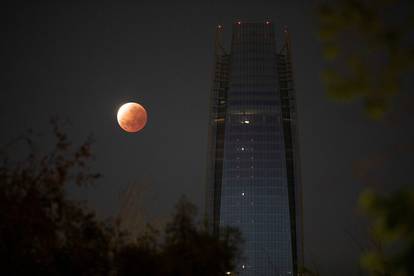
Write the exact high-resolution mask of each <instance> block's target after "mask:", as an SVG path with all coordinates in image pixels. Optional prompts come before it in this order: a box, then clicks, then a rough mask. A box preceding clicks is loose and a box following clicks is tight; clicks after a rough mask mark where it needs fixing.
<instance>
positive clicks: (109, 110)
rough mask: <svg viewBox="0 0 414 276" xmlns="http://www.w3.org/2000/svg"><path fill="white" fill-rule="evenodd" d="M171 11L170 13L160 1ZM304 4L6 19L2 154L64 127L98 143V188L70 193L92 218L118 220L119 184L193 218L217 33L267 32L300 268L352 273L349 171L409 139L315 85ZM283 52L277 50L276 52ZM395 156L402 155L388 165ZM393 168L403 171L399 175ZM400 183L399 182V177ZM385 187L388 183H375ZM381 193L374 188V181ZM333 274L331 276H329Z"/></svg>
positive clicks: (116, 7)
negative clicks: (142, 120)
mask: <svg viewBox="0 0 414 276" xmlns="http://www.w3.org/2000/svg"><path fill="white" fill-rule="evenodd" d="M171 2H174V3H171ZM310 2H311V1H263V0H262V1H229V0H227V1H224V0H223V1H189V2H179V1H178V2H175V1H165V2H162V1H151V2H144V1H142V3H141V1H135V3H132V1H129V3H124V4H121V3H115V2H114V3H109V2H106V3H105V4H96V3H93V4H92V3H91V4H79V5H77V4H32V3H31V4H24V3H20V4H19V3H16V4H13V5H9V6H7V7H3V11H2V13H3V14H2V18H3V19H2V20H3V21H4V22H3V23H2V26H1V28H2V46H1V47H2V58H1V63H0V66H1V69H2V75H1V87H0V129H1V136H0V144H4V143H6V142H7V141H9V140H11V139H13V138H14V137H16V136H17V135H19V134H20V133H22V132H24V131H25V130H26V129H28V128H33V129H34V130H37V131H38V132H41V133H44V135H45V136H47V135H48V133H50V131H49V130H48V129H49V128H50V126H49V124H48V121H49V119H50V118H51V117H52V116H56V115H57V116H59V117H60V118H63V119H68V120H69V121H70V126H69V127H68V128H67V129H68V134H69V136H70V137H72V138H73V140H74V141H75V142H81V141H82V140H83V139H84V138H86V137H87V136H88V135H89V134H92V135H93V136H94V138H95V140H96V142H95V144H94V146H93V151H94V154H95V161H94V163H93V168H94V169H95V170H96V171H98V172H101V173H102V174H103V177H102V178H101V179H100V180H99V181H98V182H97V183H96V186H94V187H91V188H87V189H82V190H76V191H69V192H70V193H72V194H73V196H75V197H79V198H81V199H85V200H88V202H89V203H90V206H91V207H93V208H95V209H96V211H97V213H98V214H99V215H100V216H102V217H108V216H113V215H115V214H116V213H117V212H118V209H119V194H120V193H121V192H122V191H123V190H124V189H125V187H126V186H127V185H128V184H130V183H138V184H145V185H147V186H148V187H150V191H149V193H150V194H151V197H150V198H151V200H148V202H147V203H148V204H147V207H148V208H149V209H150V211H149V212H151V213H154V214H156V215H160V216H165V215H167V214H170V213H171V211H172V206H173V205H174V203H175V202H176V201H177V200H178V198H179V197H180V196H181V195H182V194H185V195H187V196H188V197H189V198H190V199H191V200H192V201H193V202H195V203H196V204H197V205H198V206H199V207H200V209H201V210H202V208H203V206H204V189H205V173H206V156H207V155H206V150H207V117H208V98H209V90H210V87H211V80H212V69H213V38H214V32H215V26H216V25H217V24H222V25H223V26H224V28H225V34H226V37H225V41H226V44H227V45H228V44H229V42H230V35H231V25H232V22H234V21H235V20H237V19H240V20H242V21H243V20H245V21H264V20H266V19H270V20H272V22H274V24H275V26H277V27H278V30H277V31H278V32H280V30H281V29H282V27H283V26H285V25H287V26H288V28H289V30H290V32H291V36H292V48H293V49H292V51H293V66H294V77H295V84H296V93H297V105H298V109H299V133H300V137H299V141H300V148H301V166H302V178H303V186H304V213H305V248H306V258H307V263H308V264H309V266H310V267H313V266H316V267H317V268H318V269H319V270H320V271H321V272H325V273H328V275H329V273H330V272H331V273H332V271H334V269H335V270H336V271H338V270H337V269H339V270H340V271H342V272H343V274H340V273H338V272H337V273H336V274H335V275H349V274H348V273H349V272H350V271H355V270H356V269H357V267H358V265H357V262H358V254H359V253H360V252H359V250H358V248H357V246H355V244H353V242H352V240H351V239H350V237H349V235H348V234H347V233H348V232H352V233H353V234H354V235H356V236H357V237H358V235H360V234H359V233H360V232H361V231H360V230H359V228H361V229H363V223H361V222H360V216H359V215H358V212H357V211H356V203H357V198H358V194H359V192H360V191H361V189H362V187H364V185H365V184H364V183H363V181H361V180H360V179H358V178H357V175H356V173H355V166H356V162H357V161H360V160H366V159H367V158H370V157H372V155H375V156H376V154H382V153H383V152H384V151H385V152H387V151H388V150H390V149H392V148H393V145H394V144H395V142H396V141H397V140H398V141H401V140H404V139H405V140H407V141H410V140H412V138H413V136H412V131H411V136H410V135H409V134H407V132H406V127H401V128H396V129H395V128H393V129H390V127H389V126H387V125H386V124H385V123H380V122H373V121H370V120H369V119H368V118H366V117H365V116H364V113H363V110H362V108H361V104H360V103H359V102H355V103H351V104H340V103H335V102H333V101H332V100H331V99H329V98H328V97H327V96H326V94H325V91H324V88H323V85H322V83H321V80H320V72H321V70H322V68H323V65H324V62H323V59H322V54H321V46H320V43H319V41H318V37H317V25H316V22H317V21H316V15H315V5H314V4H311V3H310ZM280 44H281V43H280V42H279V45H280ZM127 101H136V102H139V103H141V104H142V105H143V106H145V107H146V109H147V111H148V116H149V118H148V124H147V126H146V127H145V129H144V130H143V131H142V132H139V133H137V134H129V133H126V132H123V131H122V130H121V129H120V128H119V127H118V125H117V122H116V111H117V109H118V108H119V107H120V105H121V104H122V103H124V102H127ZM398 158H399V157H398ZM408 167H409V166H407V168H405V167H399V169H400V170H405V169H407V170H409V169H410V168H408ZM402 174H404V172H403V173H402ZM388 178H389V179H393V176H392V175H387V177H384V178H383V179H388ZM384 181H385V180H384ZM331 275H332V274H331Z"/></svg>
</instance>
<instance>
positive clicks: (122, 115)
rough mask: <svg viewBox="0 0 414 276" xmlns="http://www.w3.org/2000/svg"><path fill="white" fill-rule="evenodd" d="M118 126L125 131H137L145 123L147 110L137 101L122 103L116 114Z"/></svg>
mask: <svg viewBox="0 0 414 276" xmlns="http://www.w3.org/2000/svg"><path fill="white" fill-rule="evenodd" d="M117 119H118V124H119V126H120V127H121V128H122V129H123V130H125V131H126V132H138V131H140V130H141V129H143V128H144V127H145V124H146V123H147V111H146V110H145V108H144V107H142V105H140V104H137V103H132V102H131V103H126V104H124V105H122V106H121V107H120V108H119V110H118V114H117Z"/></svg>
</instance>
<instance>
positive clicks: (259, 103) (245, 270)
mask: <svg viewBox="0 0 414 276" xmlns="http://www.w3.org/2000/svg"><path fill="white" fill-rule="evenodd" d="M222 32H223V27H222V26H221V25H219V26H217V30H216V41H215V63H214V66H215V68H214V75H213V86H212V90H211V97H210V118H209V158H208V173H207V191H206V213H207V217H208V220H209V226H210V227H211V230H212V231H214V232H216V233H218V231H219V229H220V227H221V226H233V227H237V228H238V229H239V230H240V231H241V233H242V235H243V238H244V241H245V243H244V247H243V253H244V256H245V259H244V260H242V261H241V263H240V264H239V265H238V268H237V273H239V274H240V275H254V276H256V275H297V274H298V267H299V266H300V265H301V264H302V263H303V239H302V200H301V197H302V195H301V188H300V187H301V186H300V177H299V160H298V146H297V131H296V122H297V121H296V107H295V97H294V89H293V78H292V65H291V56H290V40H289V34H288V32H287V30H284V35H283V39H282V41H283V42H282V45H281V47H280V48H279V49H278V48H277V47H276V37H275V31H274V27H273V24H272V22H270V21H265V22H260V23H246V22H240V21H238V22H235V23H234V25H233V34H232V41H231V49H230V51H226V49H224V47H223V45H222V43H221V36H222Z"/></svg>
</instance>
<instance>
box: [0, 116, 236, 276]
mask: <svg viewBox="0 0 414 276" xmlns="http://www.w3.org/2000/svg"><path fill="white" fill-rule="evenodd" d="M52 125H53V129H54V135H55V137H56V144H55V147H54V149H53V150H52V151H51V152H50V153H48V154H45V155H39V154H37V153H36V152H35V151H34V150H33V147H32V146H33V141H32V139H31V137H30V135H28V137H24V138H22V139H19V140H18V141H17V142H16V143H17V144H19V143H20V142H23V144H26V145H28V146H29V154H28V156H27V158H25V159H24V160H23V161H15V160H12V159H11V156H12V155H13V153H12V152H11V151H12V150H11V148H12V146H11V144H10V145H8V146H7V147H6V149H5V151H3V153H2V155H3V162H2V164H1V166H0V260H1V263H0V272H1V274H2V275H29V274H30V275H224V273H225V272H226V271H230V270H233V269H234V267H235V261H236V258H237V257H238V254H239V241H240V237H239V233H238V232H237V231H235V230H233V229H224V230H223V232H222V235H221V236H220V237H215V236H213V235H211V234H210V233H208V232H207V231H206V230H204V229H203V227H201V226H200V225H198V224H197V223H196V222H195V215H196V208H195V207H194V205H192V204H191V203H189V202H188V201H187V200H185V199H182V200H181V201H180V202H179V203H178V204H177V208H176V212H175V215H174V216H173V218H172V220H171V221H170V222H169V223H168V225H167V226H166V228H165V233H164V234H163V235H161V233H160V232H159V231H157V230H156V229H154V228H152V227H151V226H148V227H147V231H145V233H143V234H142V235H140V236H139V237H137V238H136V240H135V241H134V242H131V241H130V240H131V239H126V238H125V237H126V234H125V233H122V232H121V231H120V230H119V229H118V227H117V226H116V225H110V224H108V223H104V222H102V221H100V220H98V219H97V218H96V217H95V215H94V213H93V212H92V211H90V210H88V209H87V208H85V207H83V206H82V205H81V204H80V203H78V202H76V201H73V200H69V199H68V198H67V197H66V195H65V189H66V186H67V185H80V186H83V185H89V184H91V183H92V182H93V181H94V180H95V179H96V178H98V177H99V175H98V174H94V173H91V172H90V170H89V168H88V166H87V164H88V161H89V159H90V158H91V141H90V140H88V141H86V142H85V143H83V144H82V145H81V146H80V147H78V148H75V149H73V147H72V145H71V144H70V143H69V141H68V139H67V137H66V135H65V134H64V132H62V131H61V129H60V128H59V126H58V124H57V122H55V121H54V122H52ZM14 144H15V143H14ZM20 145H22V144H20ZM13 146H14V145H13ZM13 149H14V148H13Z"/></svg>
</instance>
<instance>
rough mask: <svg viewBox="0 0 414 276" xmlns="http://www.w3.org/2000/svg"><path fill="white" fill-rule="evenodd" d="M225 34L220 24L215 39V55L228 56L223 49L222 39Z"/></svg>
mask: <svg viewBox="0 0 414 276" xmlns="http://www.w3.org/2000/svg"><path fill="white" fill-rule="evenodd" d="M222 33H223V25H221V24H219V25H217V27H216V36H215V38H214V55H215V56H218V55H223V54H226V50H225V49H224V47H223V44H222V42H221V37H222Z"/></svg>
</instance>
